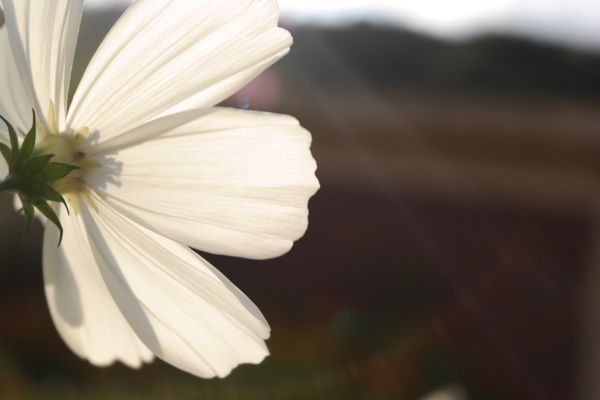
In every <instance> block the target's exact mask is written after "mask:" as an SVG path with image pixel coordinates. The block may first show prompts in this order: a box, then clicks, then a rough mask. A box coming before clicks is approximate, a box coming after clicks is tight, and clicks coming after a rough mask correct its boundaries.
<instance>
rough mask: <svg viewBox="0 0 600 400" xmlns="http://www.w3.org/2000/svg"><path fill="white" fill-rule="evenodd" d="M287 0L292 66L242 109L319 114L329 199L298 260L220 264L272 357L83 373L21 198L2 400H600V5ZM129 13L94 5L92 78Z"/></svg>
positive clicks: (6, 227) (8, 248)
mask: <svg viewBox="0 0 600 400" xmlns="http://www.w3.org/2000/svg"><path fill="white" fill-rule="evenodd" d="M398 3H404V4H401V5H399V4H398ZM450 3H451V5H450ZM280 4H281V10H282V14H283V19H282V24H283V25H284V26H285V27H287V28H288V29H289V30H291V31H292V33H293V35H294V38H295V45H294V47H293V50H292V53H291V54H290V55H289V56H288V57H287V58H285V59H284V60H283V61H282V62H280V63H279V64H277V65H276V66H275V67H273V68H271V69H270V70H269V71H267V72H266V73H265V74H263V75H262V76H261V77H260V78H258V79H257V80H256V81H255V82H253V83H252V84H250V85H249V86H248V87H246V88H245V89H244V90H242V91H241V92H240V93H238V94H236V95H235V96H233V97H232V98H231V99H230V100H228V101H227V104H228V105H230V106H235V107H241V108H250V109H257V110H268V111H274V112H280V113H288V114H292V115H294V116H296V117H298V118H299V119H300V121H301V122H302V124H303V125H304V126H305V127H306V128H308V129H309V130H310V131H311V132H312V133H313V137H314V145H313V151H314V155H315V158H316V159H317V162H318V165H319V170H318V176H319V178H320V180H321V184H322V189H321V190H320V191H319V193H318V194H317V195H316V197H315V198H313V200H312V201H311V204H310V212H311V219H310V226H309V230H308V232H307V235H306V236H305V237H304V238H303V239H302V240H300V241H299V242H298V243H297V244H296V246H295V247H294V248H293V250H292V251H291V253H289V254H288V255H286V256H284V257H282V258H279V259H275V260H271V261H266V262H255V261H248V260H241V259H233V258H226V257H217V256H213V255H204V256H206V258H207V259H208V260H210V261H211V262H212V263H213V264H215V265H216V266H218V267H219V268H220V269H221V271H223V272H224V273H225V275H227V276H228V277H229V278H230V279H231V280H232V281H233V282H234V283H235V284H236V285H238V286H239V287H240V288H241V289H242V290H243V291H244V292H245V293H246V294H247V295H248V296H249V297H250V298H251V299H252V300H253V301H254V302H255V303H256V304H257V305H258V306H259V307H260V308H261V310H262V311H263V312H264V314H265V315H266V317H267V319H268V320H269V322H270V324H271V327H272V338H271V339H270V340H269V347H270V350H271V353H272V355H271V356H270V357H269V358H268V359H267V360H266V361H265V362H264V363H263V364H261V365H259V366H242V367H240V368H238V369H236V370H235V371H234V373H233V374H232V375H231V376H230V377H228V378H227V379H225V380H201V379H197V378H194V377H192V376H189V375H187V374H185V373H183V372H180V371H178V370H176V369H174V368H172V367H170V366H168V365H166V364H164V363H162V362H160V361H157V362H155V363H154V364H153V365H150V366H146V367H144V368H143V369H142V370H141V371H133V370H129V369H127V368H126V367H124V366H122V365H115V366H113V367H110V368H105V369H100V368H95V367H91V366H90V365H88V364H87V363H85V362H83V361H80V360H79V359H78V358H77V357H76V356H75V355H74V354H72V353H71V352H70V351H69V350H68V349H67V347H66V346H65V345H64V344H63V343H62V341H61V339H60V338H59V336H58V334H57V333H56V330H55V328H54V326H53V324H52V321H51V319H50V315H49V312H48V310H47V307H46V303H45V299H44V295H43V282H42V273H41V261H40V260H41V252H40V249H41V227H40V226H36V227H35V229H34V232H33V233H32V234H30V235H29V236H28V237H27V238H26V239H24V240H23V239H21V232H22V229H23V224H24V221H23V220H21V219H20V217H19V216H18V215H16V213H15V212H14V211H13V209H12V206H11V204H10V203H11V200H10V199H9V197H8V196H1V197H0V220H1V221H2V229H1V230H0V397H1V398H6V399H13V398H15V399H20V398H24V399H29V398H31V399H37V398H40V399H42V398H43V399H75V398H86V399H87V398H89V399H106V398H111V399H136V398H139V399H196V398H199V399H400V400H402V399H407V400H408V399H410V400H412V399H420V398H427V399H428V400H429V399H431V400H467V399H486V400H515V399H516V400H519V399H526V400H565V399H577V400H579V399H582V400H596V399H599V398H600V383H599V382H600V372H599V371H600V318H599V317H600V230H599V229H600V157H599V154H600V113H599V112H598V111H599V109H598V106H599V105H600V3H598V2H596V1H594V0H589V1H587V0H571V1H569V0H524V1H513V0H496V1H488V2H476V1H471V0H457V1H453V2H447V1H442V0H437V1H436V0H423V1H419V2H416V1H408V2H400V1H397V0H389V1H386V0H372V1H367V0H364V1H361V0H347V1H341V0H340V1H337V0H320V1H307V0H305V1H300V0H298V1H294V0H281V1H280ZM124 7H125V4H124V2H120V1H95V2H94V1H91V0H90V1H89V2H88V8H87V10H86V14H85V16H84V21H83V25H82V30H81V35H80V40H79V44H78V52H77V59H76V65H75V70H74V79H75V81H76V80H78V79H79V77H80V76H81V74H82V73H83V70H84V69H85V66H86V64H87V62H88V61H89V59H90V57H91V56H92V54H93V52H94V50H95V49H96V47H97V46H98V44H99V43H100V41H101V40H102V38H103V37H104V35H105V34H106V32H107V31H108V30H109V29H110V27H111V25H112V24H113V23H114V21H115V20H116V19H117V18H118V17H119V15H120V14H121V13H122V11H123V9H124ZM199 73H201V71H199ZM434 392H435V393H434Z"/></svg>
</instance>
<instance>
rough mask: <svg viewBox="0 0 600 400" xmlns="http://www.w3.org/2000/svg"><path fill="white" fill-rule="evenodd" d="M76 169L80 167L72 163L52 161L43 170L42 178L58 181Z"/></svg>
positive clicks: (48, 180)
mask: <svg viewBox="0 0 600 400" xmlns="http://www.w3.org/2000/svg"><path fill="white" fill-rule="evenodd" d="M76 169H79V167H78V166H75V165H70V164H63V163H57V162H51V163H49V164H48V166H47V167H46V169H45V170H44V171H43V172H42V175H41V178H42V179H43V180H45V181H46V182H56V181H58V180H60V179H62V178H64V177H65V176H67V175H69V174H70V173H71V172H73V171H75V170H76Z"/></svg>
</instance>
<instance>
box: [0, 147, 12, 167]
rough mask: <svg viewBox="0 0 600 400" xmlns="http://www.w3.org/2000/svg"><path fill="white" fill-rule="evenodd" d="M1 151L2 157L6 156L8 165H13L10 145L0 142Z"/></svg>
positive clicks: (5, 159)
mask: <svg viewBox="0 0 600 400" xmlns="http://www.w3.org/2000/svg"><path fill="white" fill-rule="evenodd" d="M0 153H2V157H4V161H6V165H8V167H9V168H10V166H11V165H12V154H11V151H10V147H8V146H7V145H5V144H4V143H0Z"/></svg>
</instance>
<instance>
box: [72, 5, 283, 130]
mask: <svg viewBox="0 0 600 400" xmlns="http://www.w3.org/2000/svg"><path fill="white" fill-rule="evenodd" d="M278 18H279V12H278V8H277V1H276V0H230V1H226V2H224V1H223V0H195V1H189V0H138V1H137V2H135V3H134V4H133V5H132V6H131V7H130V8H129V9H128V10H127V12H126V13H125V14H124V15H123V17H121V19H120V20H119V21H118V22H117V23H116V25H115V26H114V27H113V29H112V30H111V32H110V33H109V34H108V35H107V37H106V39H105V40H104V42H103V44H102V45H101V46H100V48H99V49H98V51H97V53H96V54H95V56H94V58H93V59H92V61H91V63H90V65H89V67H88V69H87V71H86V73H85V75H84V77H83V79H82V81H81V83H80V85H79V88H78V89H77V92H76V94H75V97H74V99H73V103H72V105H71V108H70V110H69V118H68V121H69V122H68V123H69V126H72V127H76V128H80V127H83V126H87V127H89V128H90V129H92V130H97V131H99V132H100V134H101V135H109V136H116V135H119V134H121V133H123V132H125V131H127V130H130V129H132V128H134V127H136V126H139V125H142V124H143V123H146V122H148V121H151V120H153V119H155V118H157V117H159V116H163V115H168V114H171V113H174V112H179V111H184V110H186V109H191V108H198V107H207V106H213V105H215V104H217V103H219V102H220V101H222V100H223V99H225V98H227V97H229V96H230V95H231V94H233V93H234V92H235V91H237V90H238V89H240V88H241V87H242V86H244V85H245V84H246V83H248V82H249V81H250V80H252V79H253V78H254V77H256V76H257V75H258V74H259V73H260V72H262V71H263V70H264V69H265V68H267V67H268V66H270V65H271V64H273V63H274V62H275V61H276V60H277V59H279V58H281V57H282V56H283V55H285V54H286V53H287V52H288V50H289V47H290V45H291V42H292V39H291V36H290V34H289V33H288V32H287V31H285V30H283V29H280V28H277V21H278Z"/></svg>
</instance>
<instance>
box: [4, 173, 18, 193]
mask: <svg viewBox="0 0 600 400" xmlns="http://www.w3.org/2000/svg"><path fill="white" fill-rule="evenodd" d="M19 180H20V179H19V177H17V176H15V175H9V176H7V177H6V179H5V180H3V181H2V182H0V192H6V191H8V190H15V189H16V187H17V184H18V183H19Z"/></svg>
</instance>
